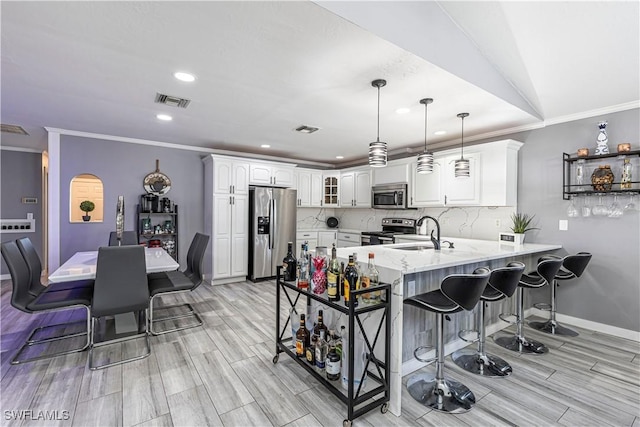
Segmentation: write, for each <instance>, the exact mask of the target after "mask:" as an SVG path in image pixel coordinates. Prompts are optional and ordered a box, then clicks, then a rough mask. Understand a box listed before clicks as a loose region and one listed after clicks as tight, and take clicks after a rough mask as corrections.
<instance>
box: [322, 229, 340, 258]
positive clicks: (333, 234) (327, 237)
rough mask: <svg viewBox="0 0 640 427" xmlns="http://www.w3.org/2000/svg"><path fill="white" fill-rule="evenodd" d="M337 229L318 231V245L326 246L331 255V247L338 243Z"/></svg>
mask: <svg viewBox="0 0 640 427" xmlns="http://www.w3.org/2000/svg"><path fill="white" fill-rule="evenodd" d="M337 241H338V232H337V231H318V246H326V247H327V254H329V255H331V247H332V246H333V245H335V244H337Z"/></svg>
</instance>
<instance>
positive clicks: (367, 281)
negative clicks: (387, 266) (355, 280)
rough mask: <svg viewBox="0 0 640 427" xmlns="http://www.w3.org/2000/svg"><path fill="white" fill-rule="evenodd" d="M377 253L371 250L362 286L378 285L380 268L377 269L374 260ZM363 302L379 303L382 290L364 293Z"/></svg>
mask: <svg viewBox="0 0 640 427" xmlns="http://www.w3.org/2000/svg"><path fill="white" fill-rule="evenodd" d="M374 257H375V255H374V254H373V253H371V252H369V264H368V265H367V269H366V270H365V272H364V274H363V275H362V279H361V286H362V288H363V289H364V288H370V287H372V286H378V283H379V280H378V270H377V269H376V263H375V261H374ZM362 302H364V303H365V304H377V303H379V302H380V291H373V292H367V293H364V294H362Z"/></svg>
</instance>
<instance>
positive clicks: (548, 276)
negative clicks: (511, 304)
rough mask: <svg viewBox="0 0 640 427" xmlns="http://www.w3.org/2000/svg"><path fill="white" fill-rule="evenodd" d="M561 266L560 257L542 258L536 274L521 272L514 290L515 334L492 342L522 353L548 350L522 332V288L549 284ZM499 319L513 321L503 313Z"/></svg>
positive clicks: (540, 352)
mask: <svg viewBox="0 0 640 427" xmlns="http://www.w3.org/2000/svg"><path fill="white" fill-rule="evenodd" d="M561 266H562V259H545V258H542V259H540V260H539V261H538V265H537V266H536V273H537V274H535V275H534V274H532V273H528V274H523V275H522V278H521V279H520V283H518V290H517V292H516V305H517V308H516V310H517V313H516V321H515V324H516V334H515V335H514V336H512V337H508V336H507V337H497V338H494V342H495V343H496V344H498V345H499V346H500V347H504V348H506V349H507V350H512V351H517V352H518V353H524V354H544V353H547V352H548V351H549V348H548V347H547V346H546V345H544V344H542V343H541V342H538V341H533V340H530V339H528V338H526V337H525V336H524V334H523V333H522V326H523V323H524V288H541V287H543V286H545V285H549V284H551V283H552V282H553V278H554V277H555V276H556V274H557V273H558V270H560V267H561ZM499 317H500V319H502V320H504V321H505V322H509V323H513V322H510V321H508V320H506V319H505V317H504V315H502V314H501V315H500V316H499Z"/></svg>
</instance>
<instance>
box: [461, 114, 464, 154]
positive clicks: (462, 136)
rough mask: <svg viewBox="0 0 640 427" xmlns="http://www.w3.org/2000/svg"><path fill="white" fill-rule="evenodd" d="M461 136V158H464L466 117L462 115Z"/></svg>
mask: <svg viewBox="0 0 640 427" xmlns="http://www.w3.org/2000/svg"><path fill="white" fill-rule="evenodd" d="M460 138H461V147H460V158H461V159H464V117H462V135H460Z"/></svg>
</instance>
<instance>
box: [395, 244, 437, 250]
mask: <svg viewBox="0 0 640 427" xmlns="http://www.w3.org/2000/svg"><path fill="white" fill-rule="evenodd" d="M393 249H398V250H401V251H423V250H427V249H433V245H413V246H401V247H399V248H393Z"/></svg>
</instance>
